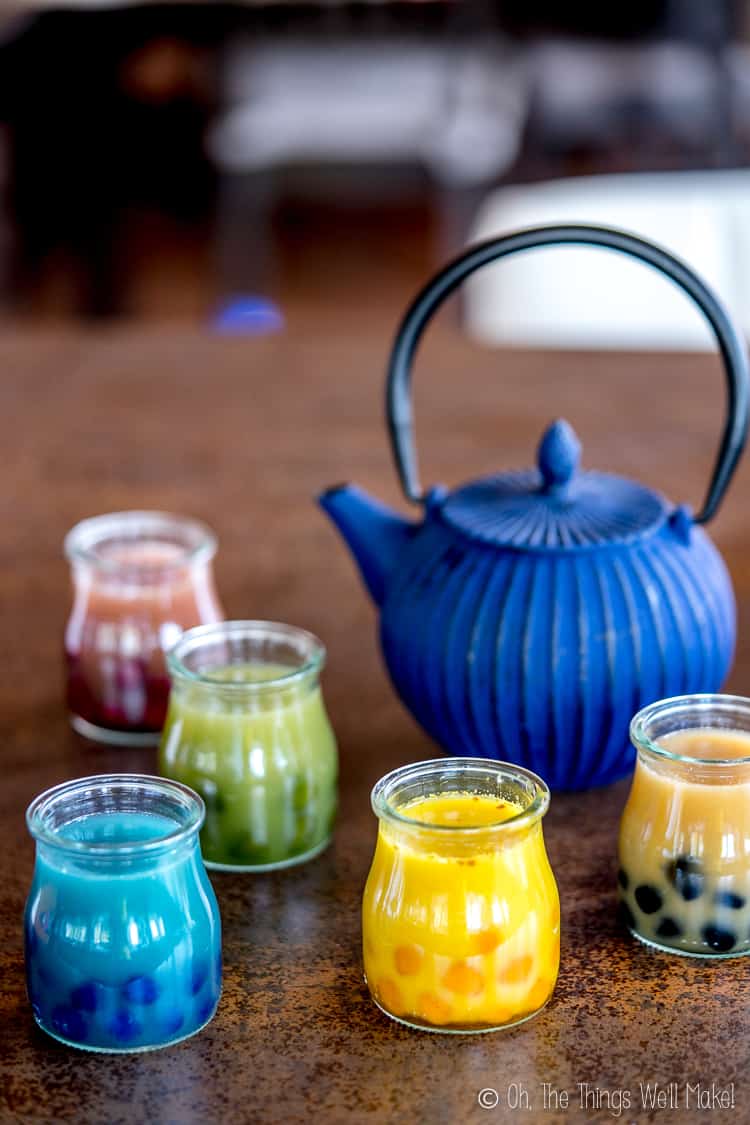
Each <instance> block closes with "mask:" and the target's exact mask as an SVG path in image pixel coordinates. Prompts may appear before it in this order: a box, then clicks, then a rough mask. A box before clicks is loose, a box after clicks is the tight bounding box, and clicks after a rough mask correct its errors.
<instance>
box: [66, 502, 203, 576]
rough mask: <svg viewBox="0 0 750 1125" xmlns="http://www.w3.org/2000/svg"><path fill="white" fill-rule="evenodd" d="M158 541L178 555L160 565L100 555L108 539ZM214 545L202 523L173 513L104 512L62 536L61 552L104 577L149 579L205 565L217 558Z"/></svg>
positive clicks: (81, 521) (79, 523) (146, 510)
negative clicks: (97, 571) (187, 567)
mask: <svg viewBox="0 0 750 1125" xmlns="http://www.w3.org/2000/svg"><path fill="white" fill-rule="evenodd" d="M159 538H161V539H163V540H164V541H165V542H169V543H171V544H172V545H174V546H176V547H178V548H179V549H180V550H179V554H178V555H176V556H175V557H174V558H170V559H165V560H164V561H163V562H159V561H154V560H150V561H148V562H140V563H139V562H137V561H130V560H129V561H128V562H123V561H122V560H118V559H116V558H107V556H106V555H102V554H100V553H99V549H100V548H101V546H102V544H104V543H106V541H107V540H109V539H120V540H122V541H123V542H125V543H127V542H128V541H130V542H133V543H136V542H138V540H139V539H152V540H153V539H157V540H158V539H159ZM217 545H218V542H217V538H216V535H215V534H214V532H213V531H212V530H211V528H210V527H209V526H208V525H207V524H205V523H203V522H202V520H198V519H194V518H193V517H192V516H181V515H177V514H175V513H174V512H160V511H155V510H148V509H143V510H140V509H133V510H132V511H122V512H106V513H104V514H103V515H98V516H89V517H88V518H87V519H84V520H80V521H79V522H78V523H77V524H75V525H74V526H73V527H72V528H71V529H70V531H69V532H68V534H67V535H66V536H65V541H64V544H63V549H64V551H65V557H66V558H67V559H68V561H69V562H71V563H75V562H77V563H87V564H88V565H89V566H92V567H94V568H96V569H97V570H99V571H102V572H104V573H107V574H117V573H122V572H123V571H126V572H127V573H128V574H138V575H142V576H149V575H153V574H163V573H165V572H168V571H171V570H175V569H179V568H180V567H184V566H190V565H193V564H195V563H199V562H208V561H209V560H210V559H212V558H213V557H214V555H215V554H216V549H217Z"/></svg>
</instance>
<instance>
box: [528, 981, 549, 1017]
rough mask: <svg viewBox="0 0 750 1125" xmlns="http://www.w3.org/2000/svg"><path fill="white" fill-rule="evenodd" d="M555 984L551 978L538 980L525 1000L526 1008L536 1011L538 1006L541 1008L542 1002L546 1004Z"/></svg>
mask: <svg viewBox="0 0 750 1125" xmlns="http://www.w3.org/2000/svg"><path fill="white" fill-rule="evenodd" d="M553 987H554V985H553V982H552V981H550V980H544V979H543V978H542V979H541V980H538V981H537V982H536V984H535V985H534V986H533V988H532V989H531V991H530V992H529V994H528V996H527V997H526V1000H525V1001H524V1008H525V1009H526V1010H527V1011H529V1012H535V1011H536V1010H537V1008H541V1006H542V1004H546V1002H547V1000H548V999H549V997H550V995H551V993H552V989H553Z"/></svg>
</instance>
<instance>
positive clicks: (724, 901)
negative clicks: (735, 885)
mask: <svg viewBox="0 0 750 1125" xmlns="http://www.w3.org/2000/svg"><path fill="white" fill-rule="evenodd" d="M715 902H716V905H717V906H726V907H727V908H728V909H729V910H742V908H743V907H744V905H745V903H746V902H747V899H746V898H745V896H744V895H736V894H735V893H734V891H719V892H718V894H717V895H716V899H715Z"/></svg>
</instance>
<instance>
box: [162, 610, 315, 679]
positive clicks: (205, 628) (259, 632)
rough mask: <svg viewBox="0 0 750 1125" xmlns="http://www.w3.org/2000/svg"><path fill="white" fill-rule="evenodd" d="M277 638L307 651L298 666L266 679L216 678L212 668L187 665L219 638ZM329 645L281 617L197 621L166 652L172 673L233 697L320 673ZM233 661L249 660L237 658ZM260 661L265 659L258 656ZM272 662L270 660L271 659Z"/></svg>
mask: <svg viewBox="0 0 750 1125" xmlns="http://www.w3.org/2000/svg"><path fill="white" fill-rule="evenodd" d="M248 638H249V639H261V640H276V641H278V642H280V643H287V644H294V643H295V642H296V643H297V644H299V645H300V646H301V647H302V648H303V651H304V654H305V655H304V658H303V660H302V662H301V663H300V664H299V666H298V667H295V668H291V669H290V671H288V672H285V673H283V675H279V676H273V677H271V678H270V679H267V680H244V681H237V682H234V681H232V680H217V679H216V678H215V677H214V676H212V675H211V673H210V672H208V673H206V672H195V671H193V669H192V668H188V667H187V665H186V663H185V661H186V659H187V658H188V657H189V656H190V655H191V654H192V653H194V652H197V651H199V650H200V649H201V648H202V647H203V646H204V645H209V644H213V643H215V642H216V641H221V640H226V641H239V640H242V639H248ZM325 660H326V648H325V645H324V644H323V642H322V641H321V640H320V638H319V637H316V636H315V634H314V633H311V632H310V631H309V630H308V629H302V628H300V627H299V626H297V625H285V624H284V623H283V622H280V621H260V620H257V621H256V620H247V621H217V622H213V623H211V624H208V625H196V626H195V627H194V628H192V629H187V630H186V631H185V632H184V633H183V634H182V636H181V637H180V638H179V639H178V640H177V641H176V642H175V644H174V645H173V646H172V648H171V649H170V650H169V652H168V653H167V655H166V661H167V669H168V671H169V674H170V676H172V677H174V678H175V679H178V680H185V681H187V682H189V683H192V684H196V685H198V684H199V685H201V686H203V687H208V688H211V689H212V690H214V691H219V692H222V693H224V692H226V693H227V694H228V695H231V696H232V697H234V698H237V697H238V696H242V695H250V696H253V697H255V696H258V695H262V694H264V693H267V692H272V691H278V690H279V688H285V687H289V686H292V685H295V684H297V683H300V682H301V681H303V680H305V679H307V678H309V677H310V676H312V675H315V674H319V673H320V672H321V670H322V669H323V667H324V665H325ZM232 663H233V661H231V660H230V661H229V663H228V664H227V662H226V661H225V662H224V663H222V664H221V665H218V664H217V665H216V666H215V667H222V668H226V667H231V665H232ZM234 663H237V664H239V663H247V661H242V662H240V661H236V662H234ZM258 663H263V661H262V660H259V661H258ZM268 663H271V661H268Z"/></svg>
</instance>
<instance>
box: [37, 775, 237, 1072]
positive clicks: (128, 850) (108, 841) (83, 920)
mask: <svg viewBox="0 0 750 1125" xmlns="http://www.w3.org/2000/svg"><path fill="white" fill-rule="evenodd" d="M27 820H28V823H29V828H30V830H31V832H32V835H34V836H35V838H36V841H37V856H36V867H35V871H34V880H33V884H32V887H31V892H30V894H29V898H28V901H27V905H26V917H25V938H26V970H27V984H28V991H29V998H30V1000H31V1004H32V1008H33V1011H34V1016H35V1018H36V1021H37V1023H38V1024H39V1025H40V1027H42V1028H43V1029H44V1030H45V1031H47V1032H48V1033H49V1034H51V1035H53V1036H54V1037H55V1038H57V1039H60V1040H62V1041H63V1042H65V1043H68V1044H70V1045H72V1046H76V1047H83V1048H86V1049H89V1050H99V1051H143V1050H148V1049H150V1048H155V1047H161V1046H166V1045H167V1044H169V1043H174V1042H177V1041H178V1040H180V1039H184V1038H186V1037H187V1036H189V1035H193V1034H194V1033H195V1032H196V1031H199V1030H200V1028H201V1027H203V1025H204V1024H206V1023H207V1022H208V1021H209V1020H210V1019H211V1017H212V1016H213V1014H214V1012H215V1011H216V1006H217V1004H218V1001H219V994H220V991H221V948H220V943H221V925H220V919H219V912H218V907H217V904H216V898H215V895H214V892H213V889H212V887H211V884H210V882H209V881H208V878H207V876H206V871H205V868H204V866H203V860H202V858H201V853H200V847H199V843H198V831H199V829H200V826H201V824H202V822H203V805H202V802H201V800H200V798H199V797H198V796H197V794H194V793H193V792H192V791H191V790H189V789H188V788H187V787H185V786H178V785H176V784H175V783H172V782H167V781H164V780H162V779H157V778H149V777H140V776H138V775H111V776H103V777H97V778H83V779H81V780H79V781H75V782H69V783H66V784H65V785H62V786H58V787H57V788H56V789H53V790H50V791H48V793H46V794H42V796H41V797H38V798H37V799H36V801H34V802H33V804H32V805H31V806H30V808H29V811H28V813H27Z"/></svg>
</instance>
